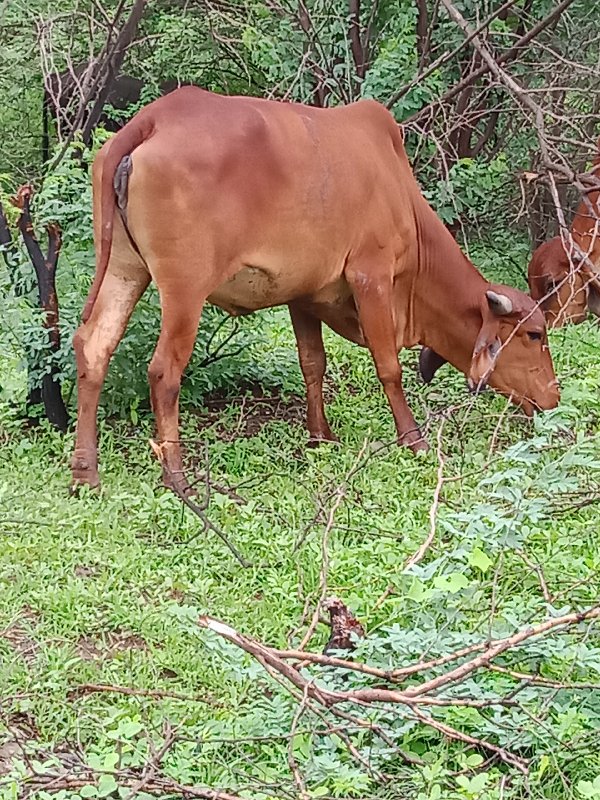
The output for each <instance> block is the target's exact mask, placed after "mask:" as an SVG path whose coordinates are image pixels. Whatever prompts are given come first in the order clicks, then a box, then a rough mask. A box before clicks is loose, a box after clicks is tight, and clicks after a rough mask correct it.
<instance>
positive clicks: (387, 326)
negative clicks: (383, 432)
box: [346, 265, 428, 452]
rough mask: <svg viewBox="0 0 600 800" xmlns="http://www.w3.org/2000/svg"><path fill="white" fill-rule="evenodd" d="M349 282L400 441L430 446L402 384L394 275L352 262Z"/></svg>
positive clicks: (422, 447) (417, 447)
mask: <svg viewBox="0 0 600 800" xmlns="http://www.w3.org/2000/svg"><path fill="white" fill-rule="evenodd" d="M346 277H347V280H348V283H349V284H350V286H351V287H352V293H353V295H354V299H355V302H356V307H357V309H358V318H359V321H360V325H361V328H362V330H363V333H364V336H365V339H366V341H367V345H368V347H369V350H370V351H371V355H372V356H373V361H374V362H375V368H376V370H377V375H378V377H379V380H380V381H381V383H382V385H383V389H384V391H385V393H386V396H387V399H388V401H389V404H390V407H391V409H392V414H393V415H394V421H395V423H396V430H397V432H398V443H399V444H403V445H407V446H408V447H410V448H411V450H413V451H414V452H417V451H419V450H427V449H428V445H427V442H426V441H425V440H424V439H423V437H422V435H421V432H420V430H419V428H418V426H417V423H416V422H415V418H414V417H413V414H412V411H411V410H410V408H409V407H408V403H407V402H406V398H405V396H404V389H403V387H402V369H401V367H400V363H399V361H398V352H397V347H396V331H395V327H394V317H393V311H392V291H393V283H392V279H391V277H390V276H389V274H388V273H387V271H386V270H385V269H381V270H379V271H377V267H376V266H375V267H371V266H370V265H367V266H366V267H365V268H361V267H360V266H352V267H351V266H349V267H347V269H346Z"/></svg>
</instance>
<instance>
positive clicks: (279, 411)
mask: <svg viewBox="0 0 600 800" xmlns="http://www.w3.org/2000/svg"><path fill="white" fill-rule="evenodd" d="M205 406H206V411H198V412H197V413H195V414H194V418H195V419H196V420H197V421H198V423H199V428H200V430H202V429H203V428H208V427H211V426H213V425H216V426H218V429H219V434H220V436H221V438H223V439H224V440H225V441H230V440H232V439H235V438H237V437H239V436H243V437H247V438H249V437H252V436H256V434H257V433H259V432H260V431H261V430H262V428H264V426H265V425H268V424H269V423H270V422H287V423H288V424H290V425H303V424H304V418H305V400H304V399H303V398H300V397H288V398H286V399H285V400H284V399H283V398H282V397H281V395H265V394H264V391H263V389H262V388H261V387H260V386H253V387H249V389H248V391H247V392H246V393H245V394H243V395H239V396H237V397H232V396H231V395H222V394H221V395H219V394H218V393H215V394H214V395H211V396H210V397H208V398H206V400H205ZM228 406H236V407H237V408H236V411H237V412H238V414H239V416H238V421H237V425H235V427H234V428H233V429H231V428H230V427H229V426H227V428H225V427H224V426H223V425H222V424H220V423H221V421H222V417H223V410H224V409H225V408H227V407H228Z"/></svg>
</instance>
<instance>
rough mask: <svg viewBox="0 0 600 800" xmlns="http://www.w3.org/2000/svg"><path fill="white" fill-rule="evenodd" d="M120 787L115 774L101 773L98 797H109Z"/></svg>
mask: <svg viewBox="0 0 600 800" xmlns="http://www.w3.org/2000/svg"><path fill="white" fill-rule="evenodd" d="M117 788H118V783H117V782H116V780H115V776H114V775H101V776H100V780H99V781H98V797H108V795H109V794H112V793H113V792H114V791H116V789H117Z"/></svg>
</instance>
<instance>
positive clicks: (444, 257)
mask: <svg viewBox="0 0 600 800" xmlns="http://www.w3.org/2000/svg"><path fill="white" fill-rule="evenodd" d="M415 217H416V221H417V229H418V237H419V263H418V265H417V270H416V279H415V285H414V304H415V308H414V314H413V317H414V322H413V324H414V328H415V334H416V336H415V338H416V341H418V342H419V343H420V344H423V345H426V346H427V347H431V348H432V350H435V352H436V353H438V355H440V356H442V357H443V358H444V359H445V360H446V361H448V362H449V363H450V364H452V365H453V366H455V367H456V368H457V369H459V370H460V371H461V372H463V373H465V374H466V373H467V372H468V370H469V367H470V364H471V358H472V354H473V348H474V346H475V340H476V339H477V335H478V333H479V330H480V328H481V324H482V317H481V302H482V299H483V296H484V292H485V290H486V289H487V288H489V283H488V282H487V281H486V280H485V278H484V277H483V276H482V275H481V273H479V272H478V271H477V269H476V268H475V267H474V266H473V264H471V262H470V261H469V260H468V259H467V257H466V256H465V255H464V253H463V252H462V250H461V249H460V247H459V246H458V244H457V243H456V241H455V240H454V238H453V236H452V235H451V234H450V232H449V231H448V230H447V229H446V228H445V226H444V224H443V223H442V222H441V220H440V219H439V217H438V216H437V215H436V214H435V213H434V211H433V210H432V209H431V208H430V207H429V206H428V205H427V204H426V203H423V207H421V208H419V213H418V214H416V215H415Z"/></svg>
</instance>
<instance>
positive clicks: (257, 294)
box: [208, 258, 350, 315]
mask: <svg viewBox="0 0 600 800" xmlns="http://www.w3.org/2000/svg"><path fill="white" fill-rule="evenodd" d="M342 269H343V264H339V265H338V266H334V267H332V268H331V267H330V268H323V267H321V266H320V265H317V264H316V263H312V261H311V263H302V262H298V263H286V264H285V266H284V265H283V264H282V263H278V261H277V260H273V259H266V258H265V259H261V260H260V261H259V259H256V261H254V264H253V265H250V264H244V265H242V266H240V267H238V268H237V269H236V268H234V271H233V275H231V277H230V278H229V279H228V280H226V281H224V282H223V283H222V284H221V285H220V286H219V287H218V288H217V289H215V290H214V291H213V292H211V294H210V295H209V297H208V302H209V303H213V304H214V305H217V306H219V307H220V308H223V309H224V310H225V311H227V312H229V313H230V314H234V315H238V314H248V313H251V312H252V311H258V310H259V309H262V308H272V307H273V306H280V305H285V304H287V303H289V302H291V301H295V300H298V299H299V298H305V299H307V300H311V301H315V302H317V303H319V304H325V305H329V304H339V303H340V302H342V301H343V300H345V299H346V298H347V297H348V296H349V295H350V290H349V288H348V285H347V283H346V281H345V280H344V279H343V277H339V276H340V273H341V272H342Z"/></svg>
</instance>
